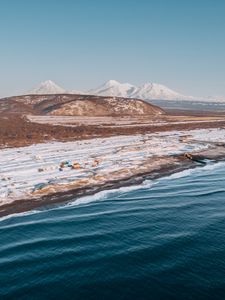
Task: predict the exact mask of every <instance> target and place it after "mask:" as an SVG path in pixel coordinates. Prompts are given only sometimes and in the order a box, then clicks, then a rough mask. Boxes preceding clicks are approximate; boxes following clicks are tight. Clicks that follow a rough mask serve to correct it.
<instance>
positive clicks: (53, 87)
mask: <svg viewBox="0 0 225 300" xmlns="http://www.w3.org/2000/svg"><path fill="white" fill-rule="evenodd" d="M64 93H66V90H65V89H64V88H62V87H61V86H59V85H57V84H56V83H55V82H53V81H51V80H46V81H44V82H41V83H40V84H39V85H38V86H37V87H35V88H34V89H32V90H30V91H29V92H28V93H27V94H40V95H41V94H64Z"/></svg>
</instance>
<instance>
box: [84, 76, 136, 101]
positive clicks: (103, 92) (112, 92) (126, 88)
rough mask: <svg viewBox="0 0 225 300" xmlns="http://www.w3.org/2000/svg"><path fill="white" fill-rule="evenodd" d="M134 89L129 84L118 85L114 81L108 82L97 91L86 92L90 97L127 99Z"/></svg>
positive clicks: (118, 83)
mask: <svg viewBox="0 0 225 300" xmlns="http://www.w3.org/2000/svg"><path fill="white" fill-rule="evenodd" d="M136 89H137V88H136V87H135V86H134V85H132V84H129V83H120V82H118V81H116V80H109V81H107V82H105V83H104V84H103V85H101V86H100V87H98V88H97V89H93V90H90V91H88V92H87V93H88V94H90V95H98V96H115V97H126V98H129V97H130V96H131V95H132V94H133V93H134V92H135V91H136Z"/></svg>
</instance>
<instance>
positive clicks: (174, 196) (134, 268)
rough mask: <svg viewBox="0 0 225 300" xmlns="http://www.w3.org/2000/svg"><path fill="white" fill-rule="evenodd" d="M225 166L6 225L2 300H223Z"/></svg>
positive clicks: (2, 225)
mask: <svg viewBox="0 0 225 300" xmlns="http://www.w3.org/2000/svg"><path fill="white" fill-rule="evenodd" d="M224 183H225V163H218V164H215V165H208V166H206V167H204V168H199V169H195V170H190V171H184V172H182V173H178V174H174V175H172V176H170V177H167V178H162V179H160V180H157V181H155V182H149V181H146V182H144V183H143V184H142V185H141V186H135V187H130V188H124V189H120V190H114V191H111V192H101V193H99V194H97V195H94V196H90V197H84V198H81V199H79V201H74V202H71V203H70V204H69V205H64V206H60V207H54V208H49V209H45V210H42V211H36V212H31V213H28V214H22V215H17V216H12V217H7V218H3V219H1V220H0V299H10V300H11V299H29V300H30V299H85V300H89V299H94V300H99V299H116V300H119V299H123V300H125V299H129V300H131V299H135V300H139V299H159V300H163V299H182V300H185V299H204V300H206V299H225V184H224Z"/></svg>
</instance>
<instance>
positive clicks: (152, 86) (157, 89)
mask: <svg viewBox="0 0 225 300" xmlns="http://www.w3.org/2000/svg"><path fill="white" fill-rule="evenodd" d="M131 96H132V97H133V98H139V99H143V100H192V99H193V97H190V96H185V95H182V94H179V93H177V92H175V91H173V90H171V89H169V88H168V87H166V86H164V85H162V84H158V83H145V84H143V85H142V86H140V87H139V88H137V90H136V92H135V93H133V94H132V95H131Z"/></svg>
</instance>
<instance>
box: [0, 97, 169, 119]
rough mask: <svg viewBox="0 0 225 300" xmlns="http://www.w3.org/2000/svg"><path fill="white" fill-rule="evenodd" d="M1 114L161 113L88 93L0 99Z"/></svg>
mask: <svg viewBox="0 0 225 300" xmlns="http://www.w3.org/2000/svg"><path fill="white" fill-rule="evenodd" d="M0 113H20V114H41V115H62V116H67V115H68V116H92V117H93V116H137V115H151V116H157V115H161V114H163V113H164V112H163V110H162V109H161V108H159V107H157V106H154V105H152V104H149V103H147V102H144V101H142V100H139V99H127V98H121V97H100V96H91V95H71V94H56V95H24V96H15V97H9V98H4V99H1V100H0Z"/></svg>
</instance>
